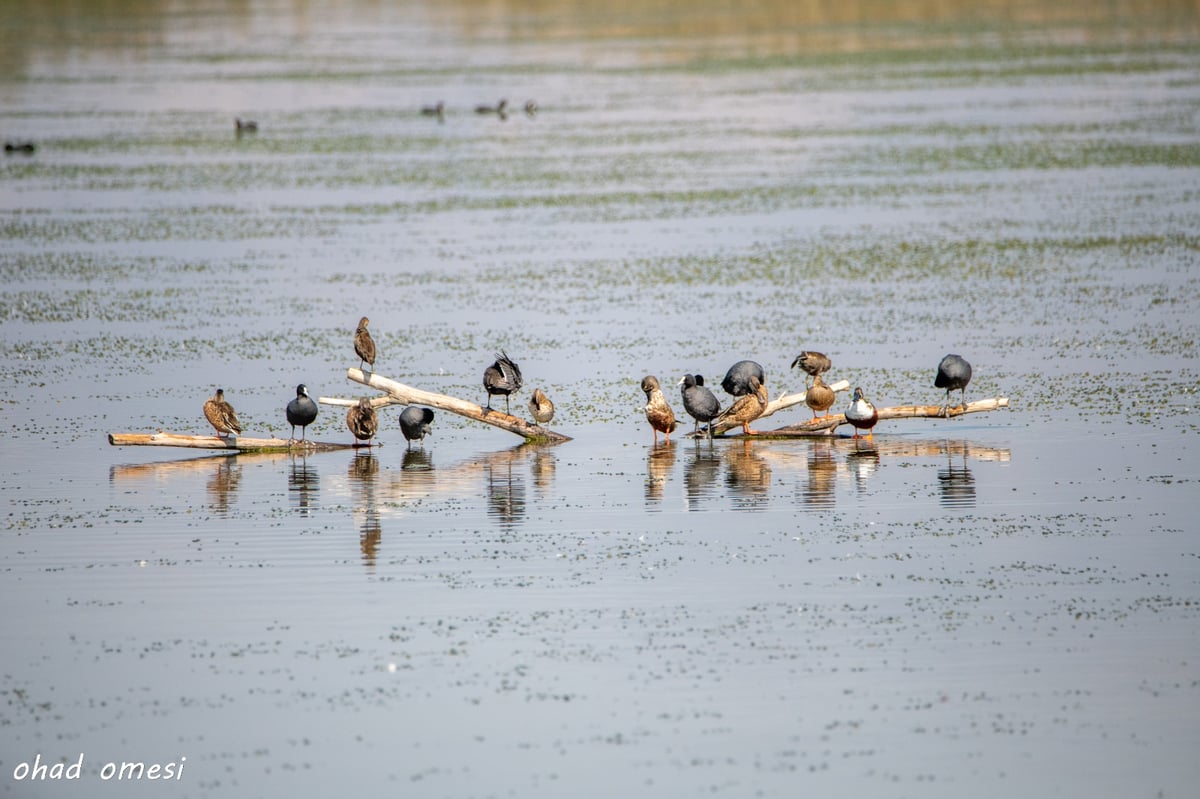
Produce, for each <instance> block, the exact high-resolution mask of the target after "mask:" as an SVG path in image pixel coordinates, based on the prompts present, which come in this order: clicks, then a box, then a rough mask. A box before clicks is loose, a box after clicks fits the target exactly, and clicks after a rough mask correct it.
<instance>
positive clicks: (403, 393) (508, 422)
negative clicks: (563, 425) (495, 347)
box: [317, 368, 571, 442]
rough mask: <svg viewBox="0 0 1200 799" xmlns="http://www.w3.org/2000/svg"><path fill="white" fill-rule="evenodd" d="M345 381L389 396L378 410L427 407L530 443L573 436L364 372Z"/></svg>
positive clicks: (327, 401) (328, 401)
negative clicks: (391, 406)
mask: <svg viewBox="0 0 1200 799" xmlns="http://www.w3.org/2000/svg"><path fill="white" fill-rule="evenodd" d="M346 377H347V378H349V379H350V380H353V381H354V382H356V383H362V384H363V385H364V386H370V387H371V388H374V389H378V390H380V391H383V392H386V393H387V395H388V396H386V397H375V398H374V399H372V400H371V405H372V407H375V408H380V407H383V406H386V405H427V406H429V407H430V408H439V409H441V410H443V411H449V412H450V413H456V414H458V415H459V416H464V417H466V418H468V419H473V420H474V421H476V422H483V423H484V424H490V425H492V426H493V427H499V428H500V429H501V430H507V431H508V432H510V433H516V434H517V435H519V436H521V437H522V438H524V439H525V440H526V441H530V442H537V441H553V442H562V441H570V440H571V437H570V436H565V435H563V434H562V433H556V432H554V431H553V430H551V429H550V428H548V427H542V426H541V425H538V424H531V423H530V422H527V421H525V420H524V419H521V418H518V417H516V416H512V415H510V414H507V413H505V412H504V411H500V410H496V409H494V408H493V409H492V410H490V411H489V410H487V409H486V408H484V407H483V406H482V405H476V404H475V403H474V402H467V401H466V400H461V399H458V398H457V397H451V396H449V395H447V394H438V393H436V392H433V391H425V390H423V389H419V388H413V387H412V386H406V385H404V384H403V383H400V382H397V381H395V380H392V379H390V378H387V377H384V376H382V375H378V374H375V373H374V372H363V371H362V370H361V369H354V368H351V369H347V370H346ZM317 402H319V403H321V404H322V405H338V406H342V407H345V406H348V405H352V404H354V403H356V402H357V400H349V399H343V398H341V397H319V398H318V399H317Z"/></svg>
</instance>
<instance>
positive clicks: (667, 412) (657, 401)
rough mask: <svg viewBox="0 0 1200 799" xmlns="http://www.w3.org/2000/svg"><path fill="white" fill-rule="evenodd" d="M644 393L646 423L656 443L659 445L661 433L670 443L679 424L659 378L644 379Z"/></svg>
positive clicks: (650, 376) (647, 377) (646, 377)
mask: <svg viewBox="0 0 1200 799" xmlns="http://www.w3.org/2000/svg"><path fill="white" fill-rule="evenodd" d="M642 391H644V392H646V421H647V422H649V423H650V428H651V429H652V430H653V431H654V443H655V444H657V443H658V434H659V433H662V434H663V435H664V436H665V437H666V440H667V441H668V442H670V440H671V433H673V432H675V428H677V427H678V426H679V423H678V422H676V421H675V412H674V411H673V410H671V406H670V405H668V404H667V398H666V397H664V396H663V393H662V387H661V386H659V384H658V378H657V377H655V376H654V375H646V376H645V377H643V378H642Z"/></svg>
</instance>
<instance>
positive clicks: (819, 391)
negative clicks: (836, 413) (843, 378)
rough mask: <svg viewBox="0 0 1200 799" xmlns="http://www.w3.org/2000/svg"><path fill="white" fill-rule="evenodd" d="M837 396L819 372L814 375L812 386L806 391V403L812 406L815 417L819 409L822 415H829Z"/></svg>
mask: <svg viewBox="0 0 1200 799" xmlns="http://www.w3.org/2000/svg"><path fill="white" fill-rule="evenodd" d="M835 396H836V395H835V394H834V393H833V389H832V388H830V387H829V386H827V385H825V381H824V380H822V379H821V373H820V372H818V373H817V374H815V375H813V384H812V387H811V388H809V389H808V391H805V392H804V404H805V405H807V406H808V407H810V408H812V412H813V418H814V419H816V418H817V411H820V412H821V415H822V416H828V415H829V414H828V411H829V409H830V408H832V407H833V400H834V398H835Z"/></svg>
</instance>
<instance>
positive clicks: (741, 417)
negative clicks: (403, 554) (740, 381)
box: [714, 375, 767, 436]
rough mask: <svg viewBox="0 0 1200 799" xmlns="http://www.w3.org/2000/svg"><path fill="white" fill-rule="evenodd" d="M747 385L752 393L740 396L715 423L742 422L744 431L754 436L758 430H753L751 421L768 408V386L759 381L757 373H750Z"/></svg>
mask: <svg viewBox="0 0 1200 799" xmlns="http://www.w3.org/2000/svg"><path fill="white" fill-rule="evenodd" d="M746 387H747V388H748V389H749V390H750V393H749V394H745V395H743V396H741V397H738V398H737V401H736V402H734V403H733V404H732V405H730V406H729V407H728V408H726V409H725V410H724V411H722V412H721V415H720V416H718V417H717V418H716V419H715V420H714V423H715V424H719V423H721V422H734V423H735V424H740V425H741V426H742V432H743V433H745V434H746V435H748V436H752V435H755V434H756V433H757V432H758V431H757V430H751V429H750V423H751V422H753V421H754V420H755V419H757V418H758V417H760V416H762V415H763V411H765V410H766V409H767V387H766V386H764V385H763V384H762V383H760V382H759V380H758V376H757V375H750V377H749V379H748V380H747V381H746Z"/></svg>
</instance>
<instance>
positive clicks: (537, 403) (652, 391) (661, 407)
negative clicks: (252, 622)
mask: <svg viewBox="0 0 1200 799" xmlns="http://www.w3.org/2000/svg"><path fill="white" fill-rule="evenodd" d="M370 324H371V320H370V319H368V318H367V317H365V316H364V317H362V318H361V319H360V320H359V322H358V326H357V327H356V328H355V331H354V354H355V355H357V356H358V357H359V364H360V367H369V369H370V370H372V371H373V370H374V368H375V356H376V348H375V340H374V339H373V338H371V332H370V329H369V326H370ZM832 366H833V362H832V361H831V360H830V358H829V356H827V355H825V354H824V353H821V352H815V351H811V350H805V351H804V352H801V353H800V354H799V355H797V356H796V359H795V360H794V361H792V366H791V368H793V369H796V368H799V369H800V370H801V371H802V372H804V373H805V375H806V378H805V386H806V390H805V392H804V403H805V404H806V405H807V406H808V407H809V409H811V410H812V412H813V419H818V418H825V417H827V416H828V415H829V410H830V408H832V407H833V404H834V401H835V399H836V396H835V394H834V391H833V389H832V388H830V387H829V386H828V385H826V384H825V381H824V379H823V378H822V375H823V374H824V373H825V372H827V371H829V369H830V368H831V367H832ZM970 382H971V364H969V363H967V361H966V359H965V358H963V357H962V356H961V355H953V354H951V355H947V356H946V357H944V358H942V360H941V363H939V364H938V368H937V373H936V375H935V376H934V379H933V385H934V387H935V388H940V389H945V391H946V396H945V402H944V403H943V405H942V407H941V414H942V416H944V417H948V416H949V415H950V407H951V405H950V393H951V392H952V391H958V392H960V399H961V408H962V410H964V411H965V410H966V406H967V384H968V383H970ZM523 385H524V378H523V377H522V375H521V367H520V366H519V365H517V363H516V361H514V360H513V359H512V358H510V357H509V356H508V353H506V352H505V351H504V350H500V352H498V353H496V360H495V361H494V362H493V363H492V364H491V365H489V366H488V367H487V368H485V369H484V370H483V388H484V392H485V394H486V396H487V404H486V405H484V406H482V407H481V408H480V412H481V413H482V414H485V415H486V414H489V413H498V411H496V410H494V409H493V408H492V397H494V396H500V397H504V412H505V413H506V414H508V415H511V412H510V406H509V398H510V397H511V396H512V395H513V394H515V393H517V392H518V391H519V390H520V389H521V387H522V386H523ZM677 385H678V386H679V387H680V394H681V397H682V399H683V409H684V411H686V412H687V414H688V415H689V416H691V417H692V419H693V420H694V421H695V425H694V427H693V435H696V436H698V435H700V425H701V424H703V425H704V426H705V430H704V432H705V435H707V437H708V438H709V439H711V438H712V436H713V427H714V426H722V429H729V428H733V427H738V426H741V428H742V432H743V433H744V434H745V435H748V436H752V435H755V434H756V432H757V431H755V430H753V429H751V427H750V423H751V422H753V421H755V420H756V419H758V418H759V417H761V416H762V415H763V413H764V412H765V411H766V409H767V405H768V394H767V376H766V372H765V371H764V369H763V367H762V364H760V363H757V362H756V361H750V360H742V361H738V362H737V363H735V364H734V365H733V366H731V367H729V370H728V371H727V372H726V373H725V377H724V378H722V380H721V388H722V389H724V391H725V393H727V394H729V395H730V396H731V397H733V401H732V402H731V403H730V404H729V406H728V407H726V408H724V409H722V408H721V403H720V401H719V400H718V399H717V397H716V395H715V394H713V392H712V391H711V390H710V389H709V388H708V387H707V386H706V385H704V376H703V375H699V374H685V375H684V376H683V377H682V378H681V379H680V380H679V382H678V384H677ZM641 388H642V391H643V392H644V393H645V395H646V405H645V413H646V421H647V422H649V423H650V429H651V430H652V431H653V433H654V443H656V444H657V443H658V434H659V433H662V434H663V437H664V439H665V440H666V441H670V440H671V433H673V432H675V431H676V430H677V429H678V427H679V422H678V420H677V419H676V418H675V412H674V411H673V410H672V409H671V403H670V402H668V401H667V398H666V396H665V395H664V394H663V390H662V384H661V383H659V381H658V378H657V377H655V376H654V375H646V376H645V377H643V378H642V383H641ZM528 407H529V414H530V416H532V417H533V421H534V423H535V424H539V425H542V424H547V423H549V422H550V421H551V420H552V419H553V418H554V403H553V402H552V401H551V400H550V398H549V397H548V396H546V394H545V392H544V391H542V389H540V388H535V389H534V390H533V394H532V396H531V397H530V399H529V405H528ZM317 410H318V409H317V403H316V402H314V401H313V399H312V397H311V396H310V395H309V393H308V387H307V386H305V385H304V384H303V383H301V384H300V385H298V386H296V397H295V399H293V400H291V401H290V402H288V404H287V407H286V408H285V409H284V413H285V415H286V418H287V421H288V424H290V425H291V426H292V433H291V441H293V442H294V441H295V440H296V427H297V426H299V427H300V441H302V442H303V441H304V440H305V438H304V436H305V432H306V428H307V427H308V425H310V424H312V423H313V422H314V421H316V418H317ZM818 414H820V416H818ZM204 417H205V418H206V419H207V420H208V422H209V424H211V425H212V426H213V428H214V429H215V430H216V431H217V435H218V436H220V437H222V438H224V437H227V436H230V435H238V434H240V433H241V432H242V426H241V423H240V422H239V421H238V418H237V413H236V412H235V411H234V409H233V406H232V405H230V404H229V401H228V400H226V399H225V391H224V389H220V388H218V389H217V391H216V394H214V395H213V396H212V397H210V398H209V399H208V401H207V402H205V403H204ZM433 418H434V413H433V410H432V409H430V408H423V407H419V406H416V405H409V406H407V407H406V408H405V409H404V410H403V411H401V412H400V430H401V432H402V433H403V434H404V438H405V440H406V441H407V442H408V445H409V446H410V447H411V446H412V442H413V441H423V440H424V438H425V436H427V435H432V433H433V430H432V429H431V425H432V424H433ZM845 418H846V421H847V422H848V423H849V424H850V425H851V426H852V427H853V428H854V435H853V438H855V439H857V438H860V437H861V436H860V432H862V433H865V434H866V437H867V438H871V437H873V436H874V429H873V428H874V427H875V424H876V423H877V422H878V421H879V412H878V411H877V410H876V409H875V406H874V405H872V404H871V401H870V400H869V399H867V396H866V394H865V393H864V392H863V390H862V388H861V387H859V388H855V389H854V393H853V394H852V396H851V399H850V406H849V407H848V408H846V410H845ZM346 427H347V428H349V430H350V432H351V433H352V434H353V435H354V439H355V442H356V443H355V445H356V446H358V445H359V443H358V442H362V445H363V446H370V445H371V442H372V441H373V440H374V438H375V435H376V434H377V433H378V432H379V416H378V414H377V413H376V411H375V408H374V407H373V406H372V405H371V401H370V400H369V399H368V398H366V397H360V398H359V400H358V401H357V403H355V404H353V405H351V406H350V408H349V410H348V411H347V412H346Z"/></svg>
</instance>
